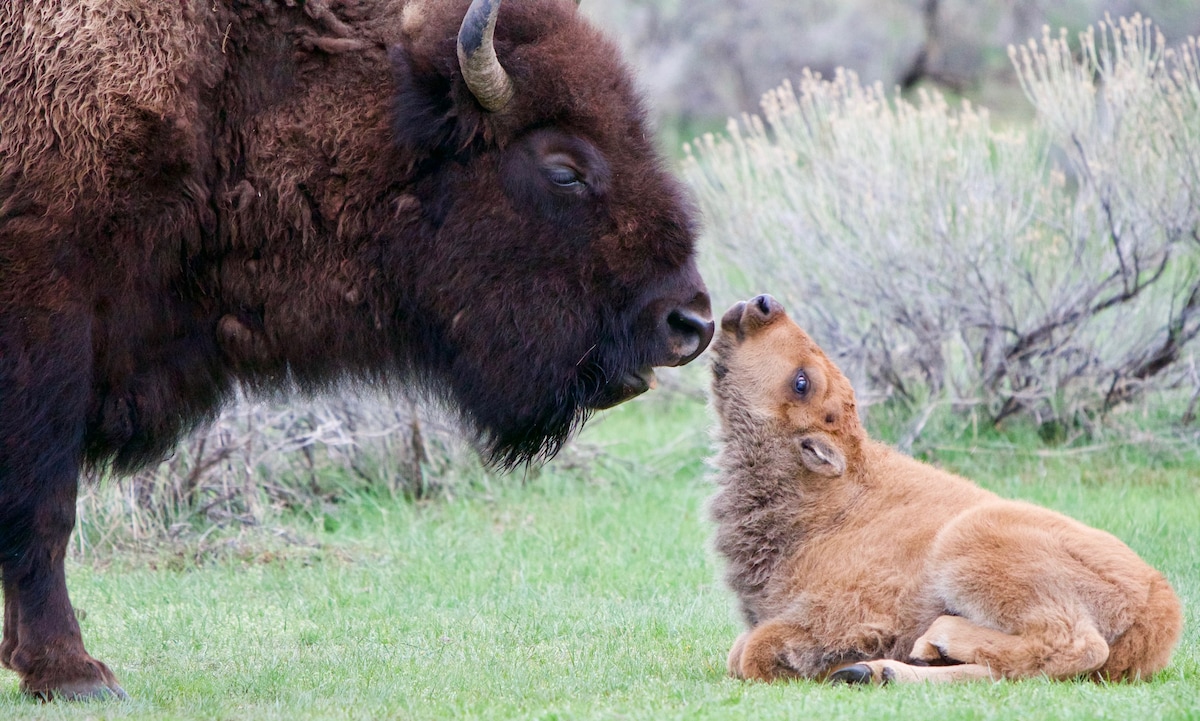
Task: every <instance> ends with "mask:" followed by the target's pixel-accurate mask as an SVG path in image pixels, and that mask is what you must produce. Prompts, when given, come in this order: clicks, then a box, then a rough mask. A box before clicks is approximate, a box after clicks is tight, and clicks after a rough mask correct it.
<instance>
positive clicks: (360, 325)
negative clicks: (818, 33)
mask: <svg viewBox="0 0 1200 721" xmlns="http://www.w3.org/2000/svg"><path fill="white" fill-rule="evenodd" d="M0 48H2V49H3V50H2V51H0V568H2V574H3V584H4V636H3V641H2V642H0V664H3V665H5V666H7V667H9V668H11V669H13V670H15V671H16V672H17V673H18V674H19V675H20V677H21V682H22V688H23V689H25V690H26V691H27V692H30V693H34V694H39V695H42V696H44V697H50V696H55V695H57V696H61V697H66V698H75V697H86V696H90V695H96V694H104V693H121V692H120V687H119V686H118V685H117V682H116V680H115V678H114V677H113V675H112V673H111V672H110V671H109V670H108V669H107V667H105V666H104V664H102V663H100V662H99V661H97V660H95V659H93V658H92V657H91V656H89V655H88V654H87V653H86V652H85V650H84V647H83V643H82V641H81V639H80V634H79V627H78V624H77V623H76V621H75V618H74V615H73V613H72V610H71V606H70V602H69V600H68V598H67V591H66V585H65V581H64V576H63V557H64V554H65V551H66V544H67V538H68V535H69V533H70V530H71V528H72V527H73V524H74V521H75V516H74V509H75V497H76V492H77V484H78V478H79V475H80V472H81V470H82V469H85V468H87V467H89V466H90V467H92V468H97V467H110V468H112V469H114V470H115V471H117V472H122V471H129V470H132V469H136V468H138V467H141V466H143V465H145V464H147V463H150V462H154V461H156V460H158V459H161V458H162V457H163V456H164V455H165V454H167V453H169V452H170V449H171V448H172V446H173V444H174V443H175V442H176V441H177V440H178V438H179V437H180V435H181V434H183V433H185V432H187V431H188V430H189V429H191V428H193V427H194V426H196V425H197V424H200V423H202V422H204V421H205V420H206V419H210V418H211V417H212V416H213V415H214V414H215V413H216V412H217V411H218V409H219V408H220V406H221V404H222V402H224V401H225V400H226V399H228V398H230V397H231V396H232V395H233V393H234V392H235V390H236V389H237V388H239V387H241V388H245V389H248V390H250V391H272V392H280V391H291V390H300V391H319V390H321V389H324V388H328V387H329V386H331V385H334V384H339V383H347V382H350V383H355V382H357V383H365V384H371V385H373V386H404V387H418V388H422V389H425V390H426V391H428V392H431V393H433V394H435V395H438V396H440V397H442V398H445V399H447V400H448V401H450V403H451V405H452V406H454V407H456V408H458V409H460V410H461V412H462V415H463V418H464V420H465V421H466V422H467V427H468V428H473V429H474V432H475V434H476V436H477V438H478V441H479V443H480V446H481V448H482V450H483V452H484V453H485V454H486V455H487V456H488V457H489V458H490V459H491V460H492V461H494V462H495V463H497V464H498V465H500V466H513V465H518V464H523V463H527V462H530V461H534V460H539V459H544V458H546V457H548V456H550V455H553V453H554V452H555V451H556V450H558V448H559V447H560V446H561V444H562V443H563V442H564V440H565V439H566V438H567V437H568V436H569V434H570V433H571V432H572V431H573V430H574V429H575V428H576V427H577V426H578V425H579V424H580V423H582V422H583V421H584V420H585V419H586V418H587V416H588V414H589V413H590V412H592V411H594V410H596V409H599V408H605V407H608V406H611V405H614V404H616V403H619V402H621V401H624V400H626V399H628V398H630V397H632V396H634V395H636V394H638V393H640V392H642V391H644V390H645V389H646V388H647V387H649V386H650V384H651V382H652V368H653V367H654V366H664V365H678V364H681V363H686V362H688V361H690V360H691V359H692V358H694V357H695V356H696V355H697V354H698V353H699V352H700V351H702V350H703V348H704V346H705V345H707V343H708V340H709V338H710V337H711V334H712V328H713V324H712V321H711V315H710V311H709V303H708V296H707V294H706V292H705V289H704V285H703V283H702V281H701V279H700V277H699V275H698V273H697V271H696V266H695V261H694V243H695V225H696V213H695V211H694V209H693V207H692V205H691V203H690V202H689V200H688V198H687V197H686V195H685V193H684V192H683V191H682V190H681V187H680V186H679V185H678V183H677V181H676V180H675V179H673V178H672V177H671V176H670V175H669V174H668V173H667V172H666V171H665V170H664V164H663V162H662V160H661V159H660V157H659V155H658V154H657V153H656V152H655V149H654V147H653V145H652V141H651V140H650V138H651V137H652V134H651V132H650V131H649V130H648V129H647V127H646V121H645V114H644V112H643V109H642V103H641V100H640V98H639V96H638V93H637V92H636V89H635V87H634V84H633V82H632V80H631V78H630V75H629V73H628V72H627V70H626V68H625V67H624V66H623V65H622V62H621V60H620V58H619V56H618V53H617V51H616V49H615V48H614V46H613V45H612V44H611V43H610V42H609V41H608V40H606V39H605V38H604V37H602V36H601V34H600V33H599V32H597V30H595V29H594V28H593V27H592V26H591V25H589V24H588V23H587V22H586V21H585V20H584V18H583V17H582V16H581V15H580V14H579V13H578V12H577V11H576V8H575V6H574V4H573V3H571V2H568V1H567V0H520V2H508V3H505V4H503V6H501V4H500V2H499V0H475V2H473V3H472V4H471V6H470V8H468V7H467V2H466V0H307V1H306V2H293V0H6V1H5V2H3V3H0ZM497 89H498V90H497ZM493 91H496V92H493Z"/></svg>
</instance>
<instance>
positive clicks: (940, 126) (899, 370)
mask: <svg viewBox="0 0 1200 721" xmlns="http://www.w3.org/2000/svg"><path fill="white" fill-rule="evenodd" d="M1164 45H1165V43H1164V41H1163V39H1162V35H1161V34H1159V33H1157V31H1155V29H1154V28H1153V26H1152V25H1151V24H1150V23H1149V22H1148V21H1145V20H1143V19H1141V18H1140V17H1136V16H1135V17H1134V18H1131V19H1122V20H1120V21H1119V22H1116V23H1113V22H1111V21H1110V22H1106V23H1102V24H1100V25H1099V27H1098V29H1097V28H1091V29H1089V30H1088V31H1086V32H1084V33H1082V34H1081V35H1080V37H1079V49H1078V50H1075V49H1073V48H1072V47H1071V46H1070V43H1069V42H1068V38H1067V35H1066V33H1065V32H1063V33H1061V34H1059V35H1057V36H1053V35H1051V34H1050V33H1049V32H1048V31H1047V32H1046V33H1045V34H1044V36H1043V38H1042V40H1041V41H1040V42H1035V41H1031V42H1030V43H1028V44H1027V45H1024V46H1021V47H1020V48H1013V49H1012V50H1011V53H1010V54H1011V56H1012V58H1013V61H1014V65H1015V68H1016V71H1017V74H1018V75H1019V77H1020V81H1021V84H1022V87H1023V88H1024V90H1025V92H1026V94H1027V95H1028V97H1029V99H1030V100H1031V101H1032V103H1033V105H1034V107H1035V110H1036V119H1035V120H1034V122H1033V123H1032V124H1031V125H1030V126H1029V127H997V126H996V125H995V124H993V123H992V122H991V121H990V119H989V114H988V112H987V111H986V110H983V109H978V108H975V107H973V106H972V105H971V104H969V103H966V102H964V103H962V104H961V105H958V106H953V105H952V104H951V103H950V102H949V101H948V100H947V99H946V98H945V97H944V96H943V95H941V94H940V93H937V92H933V91H921V92H919V93H918V94H917V95H916V96H915V98H911V99H910V98H906V97H901V96H899V95H898V94H895V93H892V94H889V93H887V92H885V90H884V89H883V87H882V86H880V85H878V84H876V85H872V86H864V85H862V84H861V83H859V82H858V80H857V79H856V77H855V76H854V75H853V74H852V73H849V72H844V71H839V72H838V73H837V74H836V75H835V77H834V78H833V79H831V80H827V79H824V78H821V77H820V76H819V75H816V74H814V73H805V74H804V75H803V76H802V77H801V78H800V80H799V86H798V88H794V87H793V85H792V84H791V83H785V84H784V85H783V86H781V87H779V88H778V89H776V90H774V91H772V92H769V93H767V95H766V96H765V97H764V99H763V103H762V106H763V115H762V116H761V117H760V116H745V117H743V118H742V119H741V120H740V121H735V120H731V121H730V123H729V125H728V127H727V130H726V132H725V133H724V134H721V135H713V134H710V135H706V136H704V137H702V138H700V139H698V140H697V141H696V142H695V143H693V144H691V145H690V146H689V147H688V148H687V154H688V155H687V159H686V161H685V168H686V172H687V175H688V177H689V179H690V180H691V183H692V185H693V187H694V188H695V189H696V191H697V193H698V195H699V197H700V202H701V204H702V208H703V210H704V212H705V216H706V218H707V222H708V228H707V233H706V236H707V246H706V248H705V252H706V254H707V259H706V264H705V268H706V277H707V278H708V279H709V282H710V285H711V286H712V287H713V289H714V291H715V293H714V294H715V295H717V296H726V297H728V298H731V299H732V298H737V297H744V296H746V295H747V294H750V293H756V292H764V291H766V292H770V293H772V294H775V295H777V296H779V297H780V298H781V300H783V302H784V303H785V305H786V306H787V307H788V308H789V310H790V311H792V312H793V313H794V315H795V316H796V317H797V318H798V319H799V320H800V321H801V322H802V324H803V325H805V327H806V328H808V329H809V330H810V331H811V332H812V333H813V335H814V336H815V337H816V338H817V339H818V340H819V342H821V343H822V344H823V345H824V346H825V347H827V348H829V349H832V351H833V353H832V355H834V356H835V357H836V358H837V360H838V362H839V364H841V365H842V366H843V367H844V368H846V369H848V371H849V375H850V376H851V378H852V379H853V380H854V382H855V386H856V388H857V389H858V392H859V394H860V398H862V399H864V400H865V401H866V402H867V403H868V404H869V403H871V402H877V401H880V400H882V399H888V398H892V399H898V400H900V401H902V402H903V404H904V405H905V406H906V407H908V408H910V409H911V410H912V411H913V414H914V418H916V419H917V426H918V427H919V425H920V422H921V421H920V419H922V418H926V417H928V413H929V412H930V409H932V408H935V407H937V406H940V405H950V406H953V407H955V408H959V409H966V408H969V409H973V410H974V411H975V412H982V413H983V414H984V415H986V416H987V417H988V418H989V419H990V420H991V421H993V422H1000V421H1003V420H1004V419H1006V418H1009V417H1010V416H1014V415H1025V416H1029V417H1032V418H1033V419H1034V420H1035V421H1037V422H1039V423H1042V424H1063V425H1067V426H1078V425H1080V424H1083V425H1088V424H1091V423H1093V422H1094V420H1095V419H1096V418H1097V417H1099V416H1101V415H1102V414H1103V413H1104V412H1105V411H1107V410H1109V409H1111V408H1112V407H1114V406H1115V405H1117V404H1119V403H1122V402H1125V401H1128V400H1131V399H1133V398H1135V397H1138V396H1139V395H1141V394H1144V393H1146V392H1148V391H1151V390H1161V389H1163V388H1178V387H1186V388H1188V389H1197V390H1200V377H1198V375H1197V365H1196V355H1197V353H1196V350H1197V343H1196V342H1195V341H1196V337H1197V335H1198V334H1200V70H1198V68H1200V55H1198V52H1197V43H1196V40H1195V39H1191V40H1189V41H1188V42H1187V43H1185V44H1183V45H1182V46H1180V47H1176V48H1173V49H1167V48H1165V47H1164ZM1193 392H1195V391H1193ZM1193 401H1194V399H1193ZM1192 414H1194V402H1193V405H1192V408H1191V409H1189V411H1188V415H1192Z"/></svg>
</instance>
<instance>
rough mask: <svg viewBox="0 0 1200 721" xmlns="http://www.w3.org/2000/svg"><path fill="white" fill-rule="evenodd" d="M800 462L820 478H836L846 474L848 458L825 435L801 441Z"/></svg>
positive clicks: (809, 437)
mask: <svg viewBox="0 0 1200 721" xmlns="http://www.w3.org/2000/svg"><path fill="white" fill-rule="evenodd" d="M800 462H801V463H803V464H804V467H805V468H807V469H808V470H810V471H812V472H813V473H816V474H817V475H820V476H828V477H830V478H836V477H838V476H840V475H842V474H843V473H845V472H846V456H845V454H843V453H842V451H841V449H839V448H838V447H837V446H835V445H833V443H831V442H830V441H829V439H828V438H826V437H824V436H823V435H810V436H804V437H803V438H801V439H800Z"/></svg>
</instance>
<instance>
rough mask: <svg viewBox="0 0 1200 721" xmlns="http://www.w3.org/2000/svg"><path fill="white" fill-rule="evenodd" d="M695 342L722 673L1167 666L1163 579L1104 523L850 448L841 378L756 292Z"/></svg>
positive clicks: (1175, 611)
mask: <svg viewBox="0 0 1200 721" xmlns="http://www.w3.org/2000/svg"><path fill="white" fill-rule="evenodd" d="M713 353H714V360H713V372H714V380H713V404H714V407H715V409H716V412H717V415H718V417H719V419H720V425H719V430H718V432H717V440H718V443H719V448H720V451H719V454H718V456H717V458H716V467H717V469H718V476H717V482H718V483H719V485H720V490H719V491H718V492H717V494H716V495H715V496H714V497H713V499H712V502H711V513H712V516H713V518H714V519H715V520H716V522H717V524H718V526H717V533H716V549H717V551H718V552H719V553H720V554H721V555H722V556H724V558H725V560H726V562H727V573H726V580H727V581H728V583H729V586H730V587H731V588H732V589H733V591H734V592H735V593H736V594H737V596H738V599H739V600H740V602H741V606H742V612H743V616H744V617H745V620H746V623H747V625H748V627H749V630H747V631H746V632H745V633H743V634H742V635H741V636H740V637H739V638H738V639H737V641H736V642H735V643H734V646H733V648H732V650H731V652H730V654H729V671H730V673H731V674H733V675H734V676H737V677H739V678H747V679H762V680H773V679H777V678H788V677H803V678H825V677H827V676H829V675H830V674H833V676H834V678H835V679H839V680H851V681H871V680H874V681H883V680H896V681H919V680H944V681H957V680H964V679H969V678H995V677H1005V678H1023V677H1029V676H1037V675H1045V676H1049V677H1051V678H1056V679H1066V678H1073V677H1077V676H1083V675H1091V676H1092V677H1093V678H1097V679H1136V678H1147V677H1149V676H1150V675H1151V674H1153V673H1155V672H1156V671H1158V670H1160V669H1162V668H1163V667H1164V666H1166V664H1167V662H1168V661H1169V659H1170V656H1171V651H1172V649H1173V648H1174V646H1175V644H1176V642H1177V641H1178V639H1179V635H1180V632H1181V628H1182V610H1181V606H1180V603H1179V600H1178V598H1176V596H1175V594H1174V592H1173V591H1172V590H1171V587H1170V586H1169V585H1168V583H1167V581H1166V580H1165V579H1164V577H1163V576H1162V574H1160V573H1159V572H1158V571H1156V570H1154V569H1153V568H1151V567H1149V566H1148V565H1146V563H1144V562H1143V561H1142V560H1141V559H1139V558H1138V557H1137V555H1136V554H1134V552H1133V551H1131V550H1130V549H1129V548H1128V547H1127V546H1126V545H1125V544H1123V543H1122V542H1121V541H1120V540H1118V539H1117V538H1115V537H1114V536H1112V535H1110V534H1108V533H1105V532H1103V531H1099V530H1096V529H1093V528H1089V527H1087V526H1085V525H1083V524H1082V523H1079V522H1077V521H1074V520H1072V519H1070V518H1067V517H1065V516H1063V515H1061V514H1059V513H1055V512H1054V511H1050V510H1047V509H1044V508H1040V507H1038V506H1034V505H1031V504H1028V503H1023V502H1020V501H1010V500H1005V499H1002V498H999V497H997V496H996V495H994V494H992V493H990V492H988V491H985V490H983V489H981V488H979V487H977V486H975V485H974V484H972V483H971V482H970V481H967V480H966V479H963V478H960V477H958V476H955V475H952V474H950V473H946V472H944V471H941V470H938V469H936V468H933V467H931V466H928V465H926V464H923V463H920V462H918V461H915V460H913V459H911V458H908V457H906V456H903V455H901V454H900V453H898V452H896V451H895V450H893V449H891V448H888V447H886V446H884V445H882V444H879V443H876V442H874V441H871V440H870V439H868V438H867V435H866V433H865V432H864V430H863V427H862V425H861V423H860V421H859V418H858V414H857V410H856V407H855V399H854V392H853V389H852V388H851V386H850V383H849V381H847V379H846V377H845V376H844V375H842V373H841V372H840V371H839V370H838V368H837V367H836V366H835V365H834V364H833V363H832V362H831V361H830V360H829V359H828V358H827V357H826V356H825V354H824V353H823V352H822V351H821V349H820V348H818V347H817V345H816V344H815V343H813V341H812V340H811V339H810V338H809V337H808V336H807V335H806V334H805V333H804V331H803V330H801V329H800V328H799V327H797V326H796V324H795V323H793V322H792V321H791V319H790V318H788V316H787V314H786V313H785V312H784V310H783V308H782V307H781V306H780V305H779V304H778V303H777V302H776V301H774V300H773V299H771V298H770V297H769V296H759V297H757V298H755V299H753V300H751V301H748V302H746V303H739V304H737V305H736V306H734V307H733V308H731V309H730V310H729V312H728V313H726V315H725V317H724V318H723V320H722V323H721V331H720V333H719V335H718V338H717V340H716V341H715V342H714V344H713ZM801 371H803V373H804V374H805V377H806V379H807V381H808V386H807V388H806V389H805V391H804V393H800V392H798V391H797V388H796V378H797V376H798V374H799V372H801ZM905 660H912V661H913V662H914V664H916V665H914V664H910V663H902V661H905ZM928 664H936V665H928ZM946 664H950V665H946Z"/></svg>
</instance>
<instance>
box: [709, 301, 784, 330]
mask: <svg viewBox="0 0 1200 721" xmlns="http://www.w3.org/2000/svg"><path fill="white" fill-rule="evenodd" d="M783 314H784V310H783V305H782V304H780V302H779V301H777V300H775V299H774V298H772V297H771V296H769V295H767V294H765V293H764V294H762V295H756V296H754V297H753V298H751V299H750V300H747V301H742V302H740V303H735V304H734V305H733V307H731V308H730V309H729V310H728V311H726V312H725V315H724V316H723V317H722V318H721V327H722V328H723V329H725V330H726V331H727V332H729V333H736V334H738V337H739V338H740V337H741V336H742V334H744V333H745V332H747V331H750V330H754V329H756V328H761V327H762V326H764V325H766V324H767V323H769V322H770V321H771V320H773V319H774V318H775V317H776V316H780V315H783Z"/></svg>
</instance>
